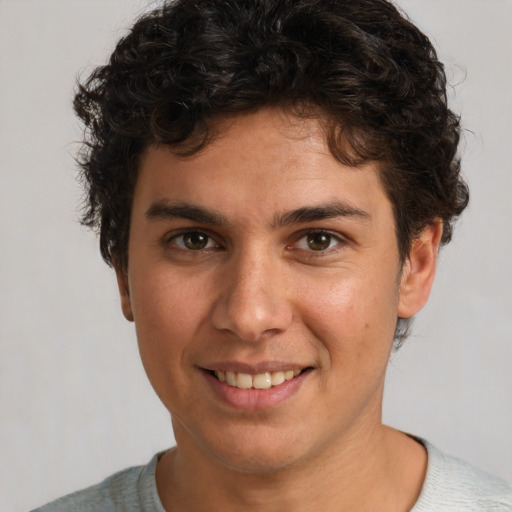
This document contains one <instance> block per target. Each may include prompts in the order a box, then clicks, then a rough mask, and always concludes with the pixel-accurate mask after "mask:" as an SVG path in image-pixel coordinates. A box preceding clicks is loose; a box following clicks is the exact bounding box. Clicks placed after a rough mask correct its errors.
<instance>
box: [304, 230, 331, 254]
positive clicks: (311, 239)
mask: <svg viewBox="0 0 512 512" xmlns="http://www.w3.org/2000/svg"><path fill="white" fill-rule="evenodd" d="M332 238H333V237H332V236H331V235H329V233H309V234H308V235H307V239H306V241H307V244H308V247H309V248H310V249H311V250H312V251H325V250H326V249H328V248H329V247H330V245H331V242H332Z"/></svg>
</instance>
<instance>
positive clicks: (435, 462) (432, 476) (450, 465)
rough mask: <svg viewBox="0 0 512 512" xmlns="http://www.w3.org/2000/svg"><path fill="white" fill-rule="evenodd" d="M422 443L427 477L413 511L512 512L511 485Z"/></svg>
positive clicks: (427, 443)
mask: <svg viewBox="0 0 512 512" xmlns="http://www.w3.org/2000/svg"><path fill="white" fill-rule="evenodd" d="M420 442H422V444H423V445H424V446H425V447H426V449H427V452H428V466H427V475H426V478H425V482H424V484H423V489H422V491H421V494H420V497H419V498H418V501H417V502H416V505H415V506H414V508H413V509H412V511H411V512H427V511H429V512H430V511H433V510H435V511H436V512H444V511H446V512H448V511H449V512H512V484H510V483H508V482H505V481H504V480H502V479H500V478H497V477H495V476H492V475H490V474H488V473H485V472H484V471H482V470H480V469H477V468H475V467H474V466H472V465H471V464H468V463H467V462H465V461H463V460H461V459H458V458H456V457H451V456H449V455H445V454H443V453H441V452H440V451H439V450H438V449H437V448H435V447H434V446H433V445H431V444H430V443H429V442H427V441H424V440H420Z"/></svg>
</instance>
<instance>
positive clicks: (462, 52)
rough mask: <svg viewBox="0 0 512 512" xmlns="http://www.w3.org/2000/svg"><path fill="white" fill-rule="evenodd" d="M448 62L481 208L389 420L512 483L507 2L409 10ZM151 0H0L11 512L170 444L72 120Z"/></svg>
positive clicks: (397, 380)
mask: <svg viewBox="0 0 512 512" xmlns="http://www.w3.org/2000/svg"><path fill="white" fill-rule="evenodd" d="M399 3H400V5H402V6H403V7H404V8H405V9H406V10H407V11H408V12H409V14H410V15H411V17H412V19H413V20H414V21H415V22H416V23H417V24H419V26H420V27H421V28H423V29H424V30H425V31H426V32H427V34H429V35H430V36H431V37H432V38H433V40H434V41H435V43H436V45H437V47H438V48H439V49H440V55H441V57H442V59H443V60H444V61H445V62H446V64H447V72H448V77H449V80H450V82H451V83H452V84H453V85H454V87H453V88H452V89H451V90H450V95H451V97H452V100H453V105H454V107H455V109H456V110H457V111H459V112H462V115H463V121H464V126H465V129H466V131H465V135H464V143H463V145H464V148H465V149H464V151H465V156H464V169H465V175H466V177H467V179H468V181H469V183H470V186H471V188H472V203H471V206H470V208H469V211H467V212H466V214H465V216H464V217H463V220H462V221H461V222H460V223H459V226H458V231H456V236H455V240H454V242H453V243H452V244H451V245H450V246H448V247H447V248H446V249H445V250H444V251H442V254H441V262H440V268H439V272H438V279H437V283H436V286H435V288H434V292H433V296H432V298H431V301H430V303H429V305H428V306H427V307H426V308H425V310H424V311H423V312H422V313H421V314H420V315H419V316H418V318H417V321H416V324H415V329H414V336H413V337H412V338H411V339H410V340H409V341H408V343H407V344H406V346H405V347H404V348H403V349H402V350H401V351H400V352H399V353H398V354H396V355H394V356H393V359H392V361H391V363H390V371H389V380H388V385H387V390H386V397H385V407H384V409H385V411H384V417H385V420H386V422H388V423H389V424H391V425H393V426H395V427H397V428H400V429H403V430H405V431H408V432H413V433H415V434H417V435H420V436H424V437H426V438H428V439H429V440H430V441H432V442H433V443H434V444H436V445H437V446H438V447H440V448H441V449H443V450H445V451H447V452H449V453H452V454H455V455H458V456H460V457H462V458H465V459H467V460H469V461H470V462H472V463H474V464H476V465H478V466H480V467H482V468H484V469H486V470H488V471H490V472H493V473H495V474H498V475H501V476H502V477H504V478H506V479H509V480H512V457H511V455H512V399H511V389H512V372H511V371H510V368H511V362H512V318H511V317H512V306H511V305H512V263H511V262H512V199H511V191H512V163H511V157H510V146H511V144H512V143H511V140H510V139H511V136H512V93H511V91H512V65H511V64H512V62H511V59H512V36H511V35H510V34H511V33H510V27H511V26H512V2H511V1H509V0H402V1H401V2H399ZM155 4H156V3H155V2H148V1H142V0H108V1H106V0H101V1H100V0H73V1H70V0H0V511H1V512H4V511H10V512H12V511H14V512H16V511H23V510H27V509H29V508H31V507H33V506H35V505H37V504H41V503H43V502H45V501H48V500H50V499H53V498H55V497H57V496H58V495H61V494H63V493H67V492H70V491H72V490H75V489H77V488H80V487H84V486H85V485H88V484H91V483H95V482H97V481H99V480H100V479H102V478H103V477H105V476H107V475H108V474H110V473H112V472H114V471H116V470H118V469H121V468H123V467H125V466H128V465H133V464H141V463H145V462H146V461H147V460H149V458H150V457H151V455H152V454H153V453H154V452H155V451H157V450H161V449H164V448H166V447H168V446H169V445H170V444H171V443H172V434H171V429H170V424H169V419H168V416H167V413H166V411H165V409H164V408H163V407H162V406H161V405H160V403H159V402H158V399H157V398H156V397H155V396H154V394H153V391H152V390H151V388H150V385H149V384H148V382H147V380H146V377H145V375H144V372H143V370H142V367H141V365H140V363H139V360H138V353H137V347H136V341H135V335H134V331H133V326H132V325H131V324H128V323H127V322H125V320H124V319H123V317H122V315H121V312H120V308H119V305H118V299H117V291H116V285H115V281H114V276H113V274H112V272H111V271H110V270H109V269H108V268H107V267H106V266H105V265H104V264H103V262H102V261H101V259H100V257H99V253H98V250H97V244H96V240H95V237H94V235H92V234H91V233H88V232H87V231H85V230H84V229H83V228H81V227H80V226H79V224H78V222H77V216H78V208H77V205H78V204H79V201H80V196H81V192H80V190H79V188H78V186H77V184H76V182H75V172H74V163H73V157H72V155H73V154H74V152H75V151H76V144H75V143H74V142H73V141H76V140H78V139H79V136H80V131H79V127H78V125H77V123H76V121H75V119H74V116H73V114H72V110H71V106H70V103H71V98H72V90H73V87H74V81H75V76H76V74H77V72H78V71H79V70H82V71H83V72H84V73H86V72H87V71H88V70H90V69H91V67H92V66H94V65H97V64H101V63H103V61H104V59H105V57H106V56H107V55H108V53H109V51H110V50H111V48H112V46H113V43H114V41H115V40H117V39H118V38H119V37H120V36H121V35H122V34H123V33H124V31H125V28H126V27H128V26H129V25H130V22H131V20H132V18H133V16H134V15H135V14H138V13H141V12H142V11H143V10H145V9H147V8H148V6H151V5H155Z"/></svg>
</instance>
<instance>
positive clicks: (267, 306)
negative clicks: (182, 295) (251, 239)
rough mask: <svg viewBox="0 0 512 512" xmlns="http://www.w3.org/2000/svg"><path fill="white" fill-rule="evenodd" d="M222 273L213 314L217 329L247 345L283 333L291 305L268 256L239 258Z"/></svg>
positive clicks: (290, 314) (276, 267)
mask: <svg viewBox="0 0 512 512" xmlns="http://www.w3.org/2000/svg"><path fill="white" fill-rule="evenodd" d="M224 270H225V272H224V273H223V275H222V279H223V282H222V285H221V293H220V294H219V296H218V299H217V301H216V303H215V305H214V309H213V312H212V322H213V325H214V327H215V328H216V329H219V330H221V331H230V332H231V333H233V334H235V335H236V336H237V337H238V338H239V339H241V340H243V341H247V342H255V341H259V340H261V339H264V338H266V337H268V336H271V335H273V334H277V333H281V332H284V331H286V329H287V328H288V327H289V325H290V323H291V322H292V317H293V311H292V306H291V303H290V300H289V298H288V297H287V289H286V286H285V283H284V282H283V278H282V275H281V274H282V272H280V270H279V268H278V265H277V264H276V262H273V261H272V258H271V257H270V256H268V255H267V256H266V257H264V256H259V257H258V256H251V255H245V256H240V257H239V258H237V259H236V261H233V262H231V264H230V265H229V266H228V267H226V268H225V269H224Z"/></svg>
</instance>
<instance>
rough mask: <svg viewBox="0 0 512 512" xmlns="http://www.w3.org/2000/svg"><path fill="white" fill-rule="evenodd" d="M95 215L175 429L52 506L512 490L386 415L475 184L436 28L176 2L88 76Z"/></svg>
mask: <svg viewBox="0 0 512 512" xmlns="http://www.w3.org/2000/svg"><path fill="white" fill-rule="evenodd" d="M75 108H76V110H77V113H78V114H79V116H80V117H81V119H82V120H83V122H84V124H85V126H86V128H87V140H86V144H87V145H86V150H85V151H84V153H83V154H82V160H81V165H82V170H83V173H84V178H85V182H86V187H87V190H88V194H89V195H88V197H89V204H88V211H87V212H86V215H85V217H84V222H85V223H86V224H87V225H90V226H92V227H98V228H99V230H100V247H101V252H102V255H103V257H104V258H105V260H106V261H107V262H108V263H109V264H112V265H113V266H114V268H115V271H116V274H117V279H118V283H119V290H120V296H121V305H122V309H123V313H124V315H125V316H126V318H127V319H128V320H130V321H134V322H135V326H136V330H137V337H138V341H139V347H140V352H141V356H142V360H143V364H144V367H145V369H146V372H147V374H148V377H149V379H150V381H151V383H152V385H153V387H154V389H155V391H156V392H157V394H158V396H159V397H160V399H161V400H162V402H163V403H164V405H165V406H166V407H167V409H168V410H169V412H170V413H171V417H172V424H173V429H174V435H175V438H176V443H177V446H176V448H174V449H172V450H170V451H167V452H165V453H162V454H158V455H156V456H155V457H154V458H153V460H152V461H151V462H150V463H149V464H148V465H147V466H145V467H143V468H131V469H128V470H125V471H124V472H121V473H119V474H116V475H114V476H113V477H111V478H110V479H108V480H107V481H105V482H103V483H101V484H99V485H98V486H95V487H93V488H90V489H86V490H84V491H80V492H78V493H76V494H74V495H71V496H68V497H66V498H63V499H61V500H59V501H57V502H55V503H53V504H50V505H48V506H47V507H43V509H41V510H44V511H49V510H98V511H99V510H116V511H117V510H144V511H160V512H161V511H162V510H167V511H170V510H173V511H181V510H184V511H202V510H207V509H208V510H211V509H212V508H213V509H214V510H217V509H218V510H255V511H256V510H263V509H264V510H265V511H269V510H270V511H272V510H283V509H294V510H299V511H300V510H304V511H306V510H322V511H331V510H332V511H340V510H350V511H352V510H358V511H365V510H379V511H406V510H414V511H415V512H418V511H424V510H431V511H442V510H446V511H448V510H450V511H453V510H467V511H470V510H471V511H478V510H482V511H483V510H512V487H511V486H510V485H509V484H506V483H505V482H502V481H500V480H498V479H496V478H494V477H491V476H489V475H486V474H484V473H482V472H480V471H479V470H477V469H475V468H472V467H470V466H469V465H467V464H465V463H463V462H461V461H458V460H456V459H453V458H449V457H446V456H444V455H442V454H441V453H440V452H438V451H437V450H436V449H435V448H434V447H433V446H432V445H430V444H429V443H428V442H426V441H424V440H420V439H416V438H413V437H411V436H409V435H406V434H404V433H401V432H398V431H395V430H393V429H390V428H388V427H386V426H384V425H382V422H381V408H382V394H383V386H384V377H385V371H386V366H387V361H388V358H389V354H390V352H391V349H392V347H393V344H394V343H395V344H397V345H398V344H400V343H401V342H402V341H403V340H404V338H405V336H406V333H407V327H408V319H410V318H411V317H412V316H414V314H416V313H417V312H418V311H419V310H420V309H421V308H422V307H423V305H424V304H425V302H426V301H427V299H428V295H429V293H430V289H431V286H432V282H433V279H434V274H435V268H436V259H437V253H438V249H439V247H440V245H442V244H444V243H447V242H448V241H449V240H450V238H451V234H452V226H453V221H454V219H455V218H456V217H457V216H458V215H459V214H460V213H461V212H462V211H463V209H464V208H465V206H466V204H467V200H468V192H467V188H466V185H465V184H464V182H463V181H462V179H461V178H460V176H459V168H460V165H459V160H458V158H457V156H456V155H457V144H458V139H459V124H458V119H457V117H456V116H455V115H454V114H453V113H452V112H451V111H450V110H449V109H448V108H447V105H446V97H445V77H444V73H443V68H442V65H441V64H440V63H439V62H438V61H437V58H436V54H435V51H434V49H433V48H432V46H431V44H430V42H429V41H428V39H427V38H426V37H425V36H424V35H423V34H422V33H421V32H419V30H418V29H417V28H416V27H414V26H413V25H412V24H411V23H410V22H409V21H408V20H406V19H405V18H404V17H403V16H402V15H400V13H399V12H398V11H397V10H396V9H395V8H394V7H393V6H392V5H391V4H389V3H388V2H386V1H383V0H353V1H348V0H346V1H339V0H338V1H329V0H298V1H287V0H273V1H264V0H244V1H240V0H238V1H235V0H228V1H226V0H194V1H192V0H182V1H177V2H173V3H169V4H167V5H165V6H164V7H163V8H162V9H159V10H157V11H155V12H153V13H151V14H149V15H147V16H145V17H143V18H142V19H141V20H139V21H138V22H137V23H136V24H135V26H134V27H133V29H132V31H131V33H130V34H129V35H128V36H126V37H125V38H124V39H123V40H121V41H120V42H119V44H118V46H117V48H116V50H115V51H114V53H113V54H112V56H111V59H110V62H109V64H108V65H107V66H105V67H102V68H98V69H97V70H96V71H95V72H94V73H93V75H92V76H91V78H90V79H89V80H88V82H87V83H86V84H84V85H82V86H81V88H80V90H79V92H78V94H77V96H76V99H75Z"/></svg>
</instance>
